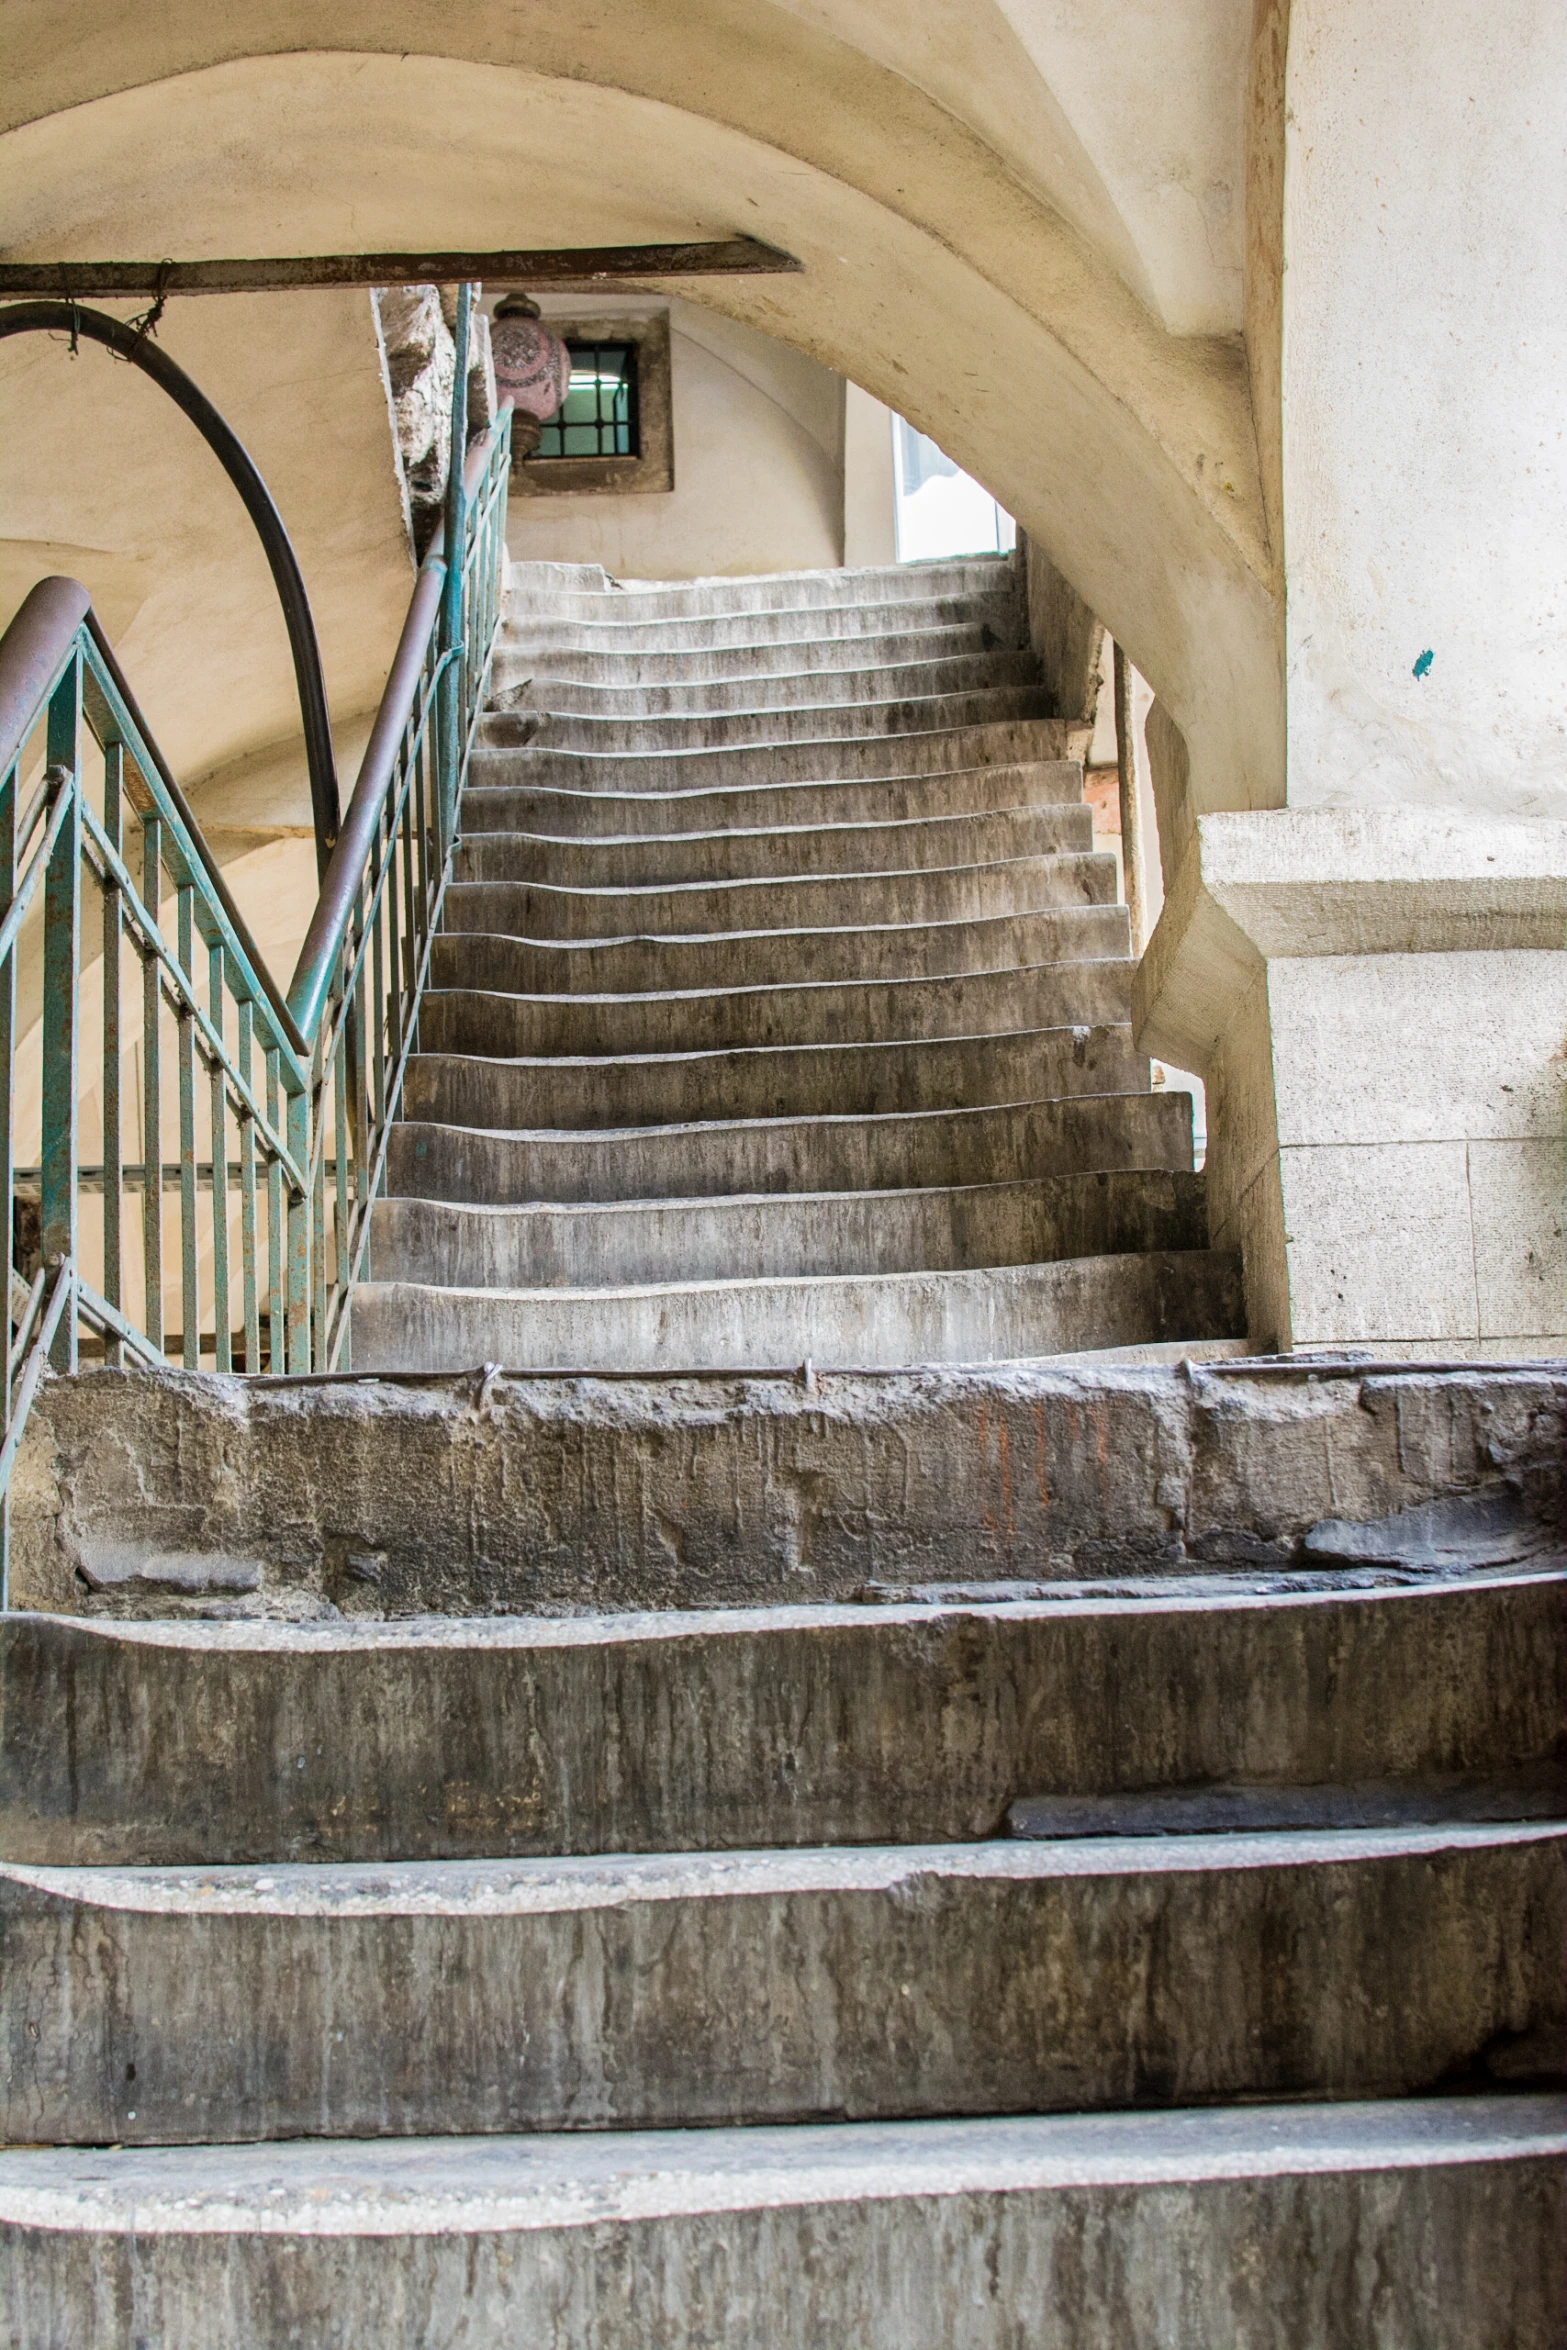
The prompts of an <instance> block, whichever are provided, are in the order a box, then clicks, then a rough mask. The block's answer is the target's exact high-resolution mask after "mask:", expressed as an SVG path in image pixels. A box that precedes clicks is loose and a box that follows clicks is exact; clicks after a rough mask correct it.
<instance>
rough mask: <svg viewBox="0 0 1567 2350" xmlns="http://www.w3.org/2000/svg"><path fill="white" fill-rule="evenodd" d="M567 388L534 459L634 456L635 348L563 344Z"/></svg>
mask: <svg viewBox="0 0 1567 2350" xmlns="http://www.w3.org/2000/svg"><path fill="white" fill-rule="evenodd" d="M566 348H567V350H568V351H569V352H570V353H571V389H570V391H569V392H568V393H567V394H566V397H565V400H564V402H563V403H562V405H561V407H560V409H559V411H558V413H557V414H556V415H554V416H552V417H551V419H550V421H549V423H548V424H546V425H545V427H544V430H543V432H542V433H541V435H540V436H539V445H538V447H537V449H536V450H535V451H534V456H535V457H638V456H640V455H641V453H642V452H641V446H640V441H639V435H638V418H637V353H636V345H635V344H634V343H598V342H595V343H574V342H571V341H568V342H567V345H566Z"/></svg>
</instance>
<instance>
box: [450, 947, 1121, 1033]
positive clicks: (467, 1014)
mask: <svg viewBox="0 0 1567 2350" xmlns="http://www.w3.org/2000/svg"><path fill="white" fill-rule="evenodd" d="M452 944H453V947H454V948H455V949H459V950H460V949H461V948H473V949H475V950H478V951H476V952H475V953H474V954H473V956H472V959H471V962H470V963H468V965H467V968H468V969H470V970H471V972H472V975H473V978H474V980H475V983H476V984H475V985H474V986H473V987H472V988H467V989H465V988H459V987H438V988H434V989H432V990H430V991H429V992H428V993H427V994H426V996H425V998H424V1002H423V1004H422V1005H421V1007H420V1013H419V1037H420V1042H421V1044H422V1045H423V1047H424V1049H425V1050H426V1051H427V1052H432V1053H452V1052H475V1051H483V1052H491V1053H499V1054H502V1055H513V1054H517V1055H521V1054H530V1053H610V1054H613V1053H652V1052H697V1051H704V1050H705V1051H712V1050H716V1049H723V1048H732V1047H735V1046H739V1045H747V1046H756V1045H773V1044H780V1045H781V1044H785V1043H788V1044H792V1045H802V1044H853V1043H860V1042H865V1043H869V1042H871V1041H872V1040H873V1039H875V1038H878V1037H880V1038H884V1039H886V1040H888V1041H891V1040H894V1039H897V1038H913V1037H938V1036H993V1035H997V1034H999V1033H1001V1032H1002V1031H1004V1030H1008V1029H1022V1028H1029V1027H1051V1028H1059V1027H1069V1028H1092V1027H1099V1026H1102V1025H1104V1024H1105V1023H1107V1022H1125V1021H1128V1020H1129V1019H1130V1018H1131V987H1132V971H1133V968H1134V966H1133V965H1132V963H1131V962H1130V961H1129V960H1123V959H1120V958H1114V959H1112V958H1110V957H1104V958H1102V959H1101V960H1099V961H1097V962H1084V963H1043V964H1039V963H1036V964H1033V965H1031V966H1029V967H1028V968H1027V969H1024V970H1014V971H980V972H970V973H967V974H960V975H957V976H953V977H941V978H930V979H895V980H885V979H873V980H858V981H850V982H832V981H814V982H807V983H806V984H804V985H803V986H798V987H740V988H728V989H725V990H723V991H721V992H718V993H712V992H706V991H704V992H700V993H699V992H696V991H690V990H688V991H686V992H685V993H682V994H656V993H649V994H643V995H629V996H626V995H622V996H585V995H504V994H501V993H499V992H497V991H496V990H494V989H492V988H488V987H486V986H485V985H484V980H485V978H486V976H487V975H488V974H489V972H490V970H491V969H492V968H493V958H492V957H491V956H490V955H489V952H488V949H489V945H490V942H489V941H488V940H487V939H485V938H483V937H482V936H480V937H462V936H461V935H460V934H459V936H458V937H457V938H456V939H454V940H453V942H452ZM442 964H443V972H444V973H445V974H450V973H452V972H453V971H454V970H456V969H459V968H463V967H464V962H463V957H462V955H461V953H460V951H459V952H454V953H453V954H451V955H448V956H445V957H443V958H442ZM480 1039H482V1040H483V1041H482V1042H480V1041H478V1040H480Z"/></svg>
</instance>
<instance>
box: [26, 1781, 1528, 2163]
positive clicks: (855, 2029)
mask: <svg viewBox="0 0 1567 2350" xmlns="http://www.w3.org/2000/svg"><path fill="white" fill-rule="evenodd" d="M0 1927H3V1931H4V1936H5V1948H6V1954H7V1967H6V1975H5V1980H4V1982H3V1984H0V2032H3V2040H4V2045H5V2052H6V2062H5V2065H4V2069H3V2072H0V2133H3V2136H4V2139H5V2140H7V2141H9V2142H11V2143H15V2142H16V2141H18V2140H32V2141H37V2140H39V2139H45V2140H47V2141H49V2142H50V2143H67V2144H72V2143H74V2144H82V2143H86V2144H97V2145H103V2144H106V2143H109V2142H114V2143H119V2144H141V2145H156V2144H160V2143H161V2144H169V2143H179V2142H186V2141H190V2140H192V2139H196V2140H203V2139H210V2140H233V2139H253V2138H293V2137H299V2136H303V2135H305V2134H306V2133H309V2134H311V2135H319V2136H330V2137H375V2136H404V2135H428V2134H436V2133H449V2134H452V2135H464V2134H468V2133H471V2132H476V2131H516V2130H530V2129H531V2130H552V2129H597V2130H614V2129H648V2128H667V2127H690V2126H693V2125H695V2126H707V2127H711V2126H714V2125H719V2126H721V2125H724V2124H736V2123H748V2122H785V2121H813V2120H867V2121H868V2120H892V2119H897V2118H902V2117H914V2116H925V2115H932V2116H934V2115H960V2114H986V2115H988V2114H1007V2113H1040V2112H1051V2111H1064V2112H1085V2111H1086V2112H1092V2111H1095V2110H1099V2109H1102V2108H1106V2107H1118V2106H1139V2105H1141V2106H1148V2105H1154V2106H1160V2105H1188V2104H1192V2105H1198V2104H1205V2103H1218V2102H1232V2101H1236V2100H1243V2099H1253V2098H1264V2097H1290V2096H1295V2097H1304V2096H1316V2097H1327V2098H1334V2097H1378V2096H1380V2097H1396V2096H1409V2095H1415V2094H1419V2093H1420V2092H1422V2091H1426V2090H1430V2089H1432V2088H1435V2087H1437V2086H1438V2085H1439V2084H1441V2083H1444V2082H1452V2081H1455V2080H1459V2079H1469V2080H1472V2081H1473V2083H1474V2085H1475V2086H1476V2087H1478V2088H1484V2087H1494V2086H1500V2085H1503V2084H1512V2083H1515V2084H1517V2085H1518V2086H1520V2087H1524V2086H1528V2087H1545V2086H1559V2085H1560V2077H1561V2071H1562V2045H1563V2040H1564V2036H1567V1974H1564V1971H1563V1968H1562V1964H1561V1951H1562V1946H1563V1941H1564V1937H1567V1827H1564V1826H1563V1825H1561V1824H1556V1823H1539V1822H1526V1823H1519V1824H1515V1825H1505V1824H1494V1823H1493V1824H1487V1825H1484V1826H1477V1825H1466V1824H1456V1825H1448V1826H1441V1827H1409V1828H1400V1829H1371V1830H1329V1831H1297V1832H1295V1833H1292V1834H1282V1835H1263V1836H1254V1835H1247V1834H1233V1835H1225V1836H1181V1837H1147V1838H1138V1837H1123V1838H1116V1837H1107V1838H1091V1839H1084V1840H1076V1841H1072V1842H1068V1843H1057V1844H1045V1843H1015V1842H1014V1843H990V1844H968V1845H954V1844H930V1845H906V1846H898V1847H886V1846H868V1847H861V1848H858V1849H854V1850H848V1849H843V1848H834V1847H827V1848H822V1847H815V1848H801V1849H798V1850H795V1851H788V1852H783V1851H750V1852H730V1853H722V1854H715V1853H703V1854H689V1853H687V1854H643V1855H634V1854H620V1855H615V1856H610V1857H603V1858H598V1857H581V1858H564V1859H550V1860H526V1859H523V1860H509V1861H507V1860H486V1861H397V1862H388V1861H380V1862H370V1863H345V1862H323V1861H316V1862H307V1863H304V1864H300V1863H296V1862H273V1863H270V1864H268V1865H267V1867H266V1868H265V1869H262V1870H257V1869H255V1868H253V1867H247V1866H210V1867H202V1868H196V1869H134V1870H133V1869H116V1868H112V1867H103V1868H95V1869H69V1868H67V1869H50V1868H41V1867H37V1866H29V1865H25V1864H21V1863H17V1862H9V1863H5V1864H0ZM193 1985H199V1986H200V1998H199V2004H197V2003H194V2002H193V2001H192V1999H191V1997H190V1992H191V1987H192V1986H193Z"/></svg>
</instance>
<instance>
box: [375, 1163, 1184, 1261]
mask: <svg viewBox="0 0 1567 2350" xmlns="http://www.w3.org/2000/svg"><path fill="white" fill-rule="evenodd" d="M372 1218H373V1227H372V1238H371V1252H370V1265H371V1271H372V1272H373V1274H374V1277H375V1278H376V1280H377V1281H421V1282H431V1281H433V1282H437V1283H440V1284H442V1285H443V1286H450V1287H453V1288H458V1289H464V1288H466V1289H529V1288H534V1287H540V1286H558V1287H562V1288H584V1289H592V1288H613V1287H616V1286H617V1285H620V1284H624V1283H631V1282H639V1281H642V1282H646V1281H740V1280H746V1279H753V1280H765V1279H768V1278H770V1277H781V1278H789V1277H791V1276H796V1275H800V1274H807V1273H912V1272H918V1271H920V1270H922V1269H923V1270H925V1271H929V1272H939V1271H964V1270H968V1269H971V1268H976V1267H979V1266H985V1265H1032V1264H1045V1263H1048V1262H1050V1261H1051V1260H1052V1259H1055V1258H1061V1257H1088V1256H1121V1255H1125V1254H1128V1253H1131V1252H1135V1251H1138V1250H1141V1249H1200V1248H1206V1246H1207V1244H1208V1219H1207V1212H1206V1205H1205V1194H1204V1191H1203V1186H1202V1179H1201V1177H1200V1176H1196V1175H1183V1176H1176V1175H1146V1174H1138V1175H1120V1176H1107V1175H1087V1176H1081V1177H1078V1178H1077V1179H1076V1180H1075V1181H1074V1180H1073V1179H1072V1178H1070V1177H1068V1178H1066V1179H1064V1180H1063V1181H1061V1182H1059V1183H1056V1184H1050V1185H1037V1186H1035V1185H1019V1186H1018V1187H1017V1188H1016V1190H1015V1191H1014V1189H1013V1188H1012V1187H1011V1186H1009V1185H1005V1184H998V1185H990V1186H986V1187H984V1188H983V1189H980V1190H976V1191H961V1192H944V1191H938V1192H895V1193H887V1192H872V1193H870V1194H868V1195H866V1196H862V1197H858V1198H857V1197H855V1196H854V1195H853V1194H852V1193H839V1194H836V1195H834V1196H833V1197H831V1198H828V1199H821V1200H789V1199H773V1200H760V1201H745V1202H738V1203H731V1202H725V1201H720V1200H700V1201H692V1202H690V1203H689V1204H685V1203H680V1204H674V1205H671V1206H669V1207H663V1208H659V1207H647V1208H627V1209H621V1210H614V1209H605V1208H592V1209H584V1208H575V1209H573V1208H545V1209H536V1208H530V1209H519V1210H515V1211H511V1212H507V1211H506V1210H504V1209H491V1210H486V1209H472V1210H464V1209H461V1208H456V1207H444V1206H441V1205H439V1204H437V1203H435V1202H432V1201H428V1200H395V1199H383V1200H379V1201H378V1202H377V1203H376V1206H375V1208H374V1209H373V1211H372Z"/></svg>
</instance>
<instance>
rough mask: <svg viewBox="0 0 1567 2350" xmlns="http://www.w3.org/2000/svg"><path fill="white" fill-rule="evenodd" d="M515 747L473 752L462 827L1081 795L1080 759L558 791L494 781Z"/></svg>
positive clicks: (833, 812)
mask: <svg viewBox="0 0 1567 2350" xmlns="http://www.w3.org/2000/svg"><path fill="white" fill-rule="evenodd" d="M516 764H517V760H516V754H515V753H513V752H509V751H503V752H496V751H483V750H476V751H475V752H474V755H473V762H472V766H471V769H470V774H471V777H472V780H471V781H470V783H469V786H468V789H467V790H466V792H465V793H464V794H463V803H462V828H463V832H464V834H465V835H467V834H471V833H475V832H547V833H550V834H552V835H554V836H556V837H558V838H567V837H569V838H573V839H575V838H580V837H583V836H588V837H592V836H595V835H603V834H605V833H613V834H620V833H644V832H651V833H669V832H677V831H685V832H735V831H754V830H757V829H762V828H766V827H768V826H776V825H783V826H793V827H800V828H809V827H812V826H815V825H818V824H913V823H919V822H923V821H924V820H925V819H926V818H927V817H937V818H940V817H954V816H988V815H991V814H993V813H995V812H996V811H997V810H999V809H1009V808H1039V807H1053V806H1057V805H1060V804H1061V803H1063V802H1064V803H1067V804H1069V805H1071V804H1075V803H1077V802H1078V801H1080V800H1081V798H1082V796H1083V775H1082V769H1081V767H1080V766H1079V765H1078V763H1077V762H1076V761H1075V760H1070V759H1057V760H1041V761H1036V762H1035V764H1034V765H1032V766H1011V767H1008V766H998V767H970V768H958V769H955V770H952V771H950V772H947V773H943V774H936V775H889V776H875V777H872V778H871V780H870V781H869V782H868V783H785V784H779V785H777V786H776V787H774V786H771V785H767V784H759V785H758V784H752V785H749V786H747V785H742V786H741V787H740V788H739V789H738V790H736V791H691V792H618V791H552V790H550V789H549V788H548V787H547V786H543V787H536V786H534V785H531V784H527V783H522V784H506V783H500V784H489V783H487V782H486V781H485V780H484V779H485V777H486V776H488V775H492V774H496V773H501V774H505V773H508V772H511V771H513V770H514V769H515V767H516Z"/></svg>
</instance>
